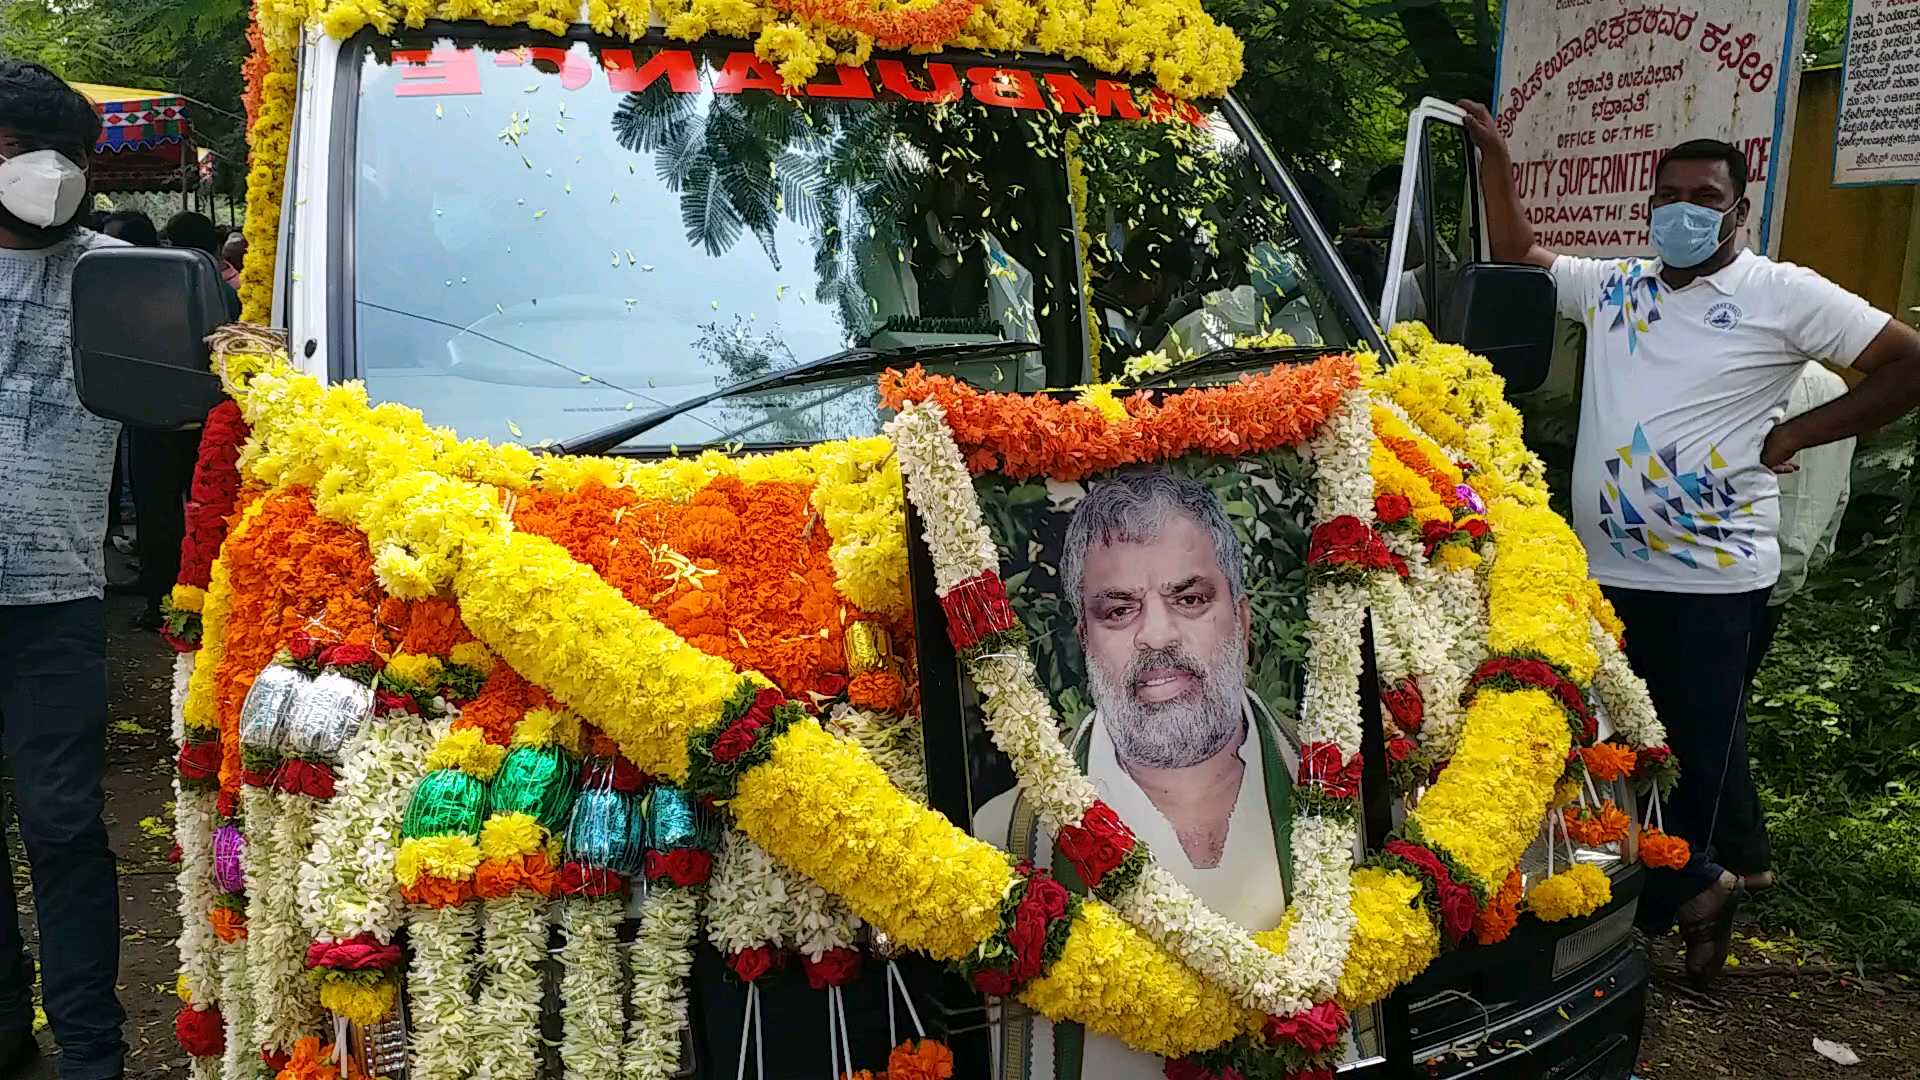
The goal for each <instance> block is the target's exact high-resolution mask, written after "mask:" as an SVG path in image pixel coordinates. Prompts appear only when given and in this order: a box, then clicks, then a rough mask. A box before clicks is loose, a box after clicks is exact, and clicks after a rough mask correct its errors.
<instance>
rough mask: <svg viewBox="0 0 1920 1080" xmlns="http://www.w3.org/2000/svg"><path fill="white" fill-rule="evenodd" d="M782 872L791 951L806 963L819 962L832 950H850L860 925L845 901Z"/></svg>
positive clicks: (806, 879)
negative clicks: (790, 918) (791, 942)
mask: <svg viewBox="0 0 1920 1080" xmlns="http://www.w3.org/2000/svg"><path fill="white" fill-rule="evenodd" d="M782 872H783V873H784V874H785V876H786V878H787V882H786V886H787V896H788V898H789V908H790V910H791V912H792V925H793V947H794V950H795V951H796V952H798V953H799V954H800V955H801V956H804V957H806V958H807V959H809V960H819V959H820V958H821V957H822V956H825V955H826V954H827V953H829V952H832V951H833V950H835V949H851V948H853V947H854V945H855V943H856V942H857V941H858V940H859V936H858V935H859V933H860V927H861V925H862V923H861V922H860V917H859V916H858V915H855V914H854V913H853V911H852V909H850V908H848V907H847V903H846V901H844V900H842V899H840V898H839V897H837V896H835V895H833V894H832V893H830V892H828V891H827V890H825V889H823V888H821V887H820V886H819V885H818V884H817V883H816V882H814V880H813V879H812V878H809V877H807V876H805V875H803V874H796V873H794V872H793V871H791V870H784V869H783V871H782Z"/></svg>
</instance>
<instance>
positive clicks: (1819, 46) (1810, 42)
mask: <svg viewBox="0 0 1920 1080" xmlns="http://www.w3.org/2000/svg"><path fill="white" fill-rule="evenodd" d="M1850 10H1851V3H1850V0H1809V3H1808V4H1807V42H1806V48H1805V50H1804V52H1805V55H1806V58H1807V59H1806V62H1807V66H1808V67H1824V66H1826V65H1828V64H1837V63H1839V62H1840V57H1841V54H1843V53H1844V52H1846V47H1847V14H1848V12H1849V11H1850Z"/></svg>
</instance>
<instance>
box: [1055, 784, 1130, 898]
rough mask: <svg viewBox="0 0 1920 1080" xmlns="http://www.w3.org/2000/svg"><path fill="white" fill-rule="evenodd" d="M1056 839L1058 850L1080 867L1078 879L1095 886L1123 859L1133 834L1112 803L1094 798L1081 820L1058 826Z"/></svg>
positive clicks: (1088, 885) (1075, 867) (1076, 868)
mask: <svg viewBox="0 0 1920 1080" xmlns="http://www.w3.org/2000/svg"><path fill="white" fill-rule="evenodd" d="M1056 843H1057V846H1058V847H1059V849H1060V854H1062V855H1064V856H1066V857H1067V861H1068V862H1070V863H1072V864H1073V868H1074V869H1075V870H1077V871H1079V873H1080V880H1082V881H1084V882H1086V883H1087V887H1088V888H1094V887H1096V886H1098V885H1099V884H1100V880H1101V879H1102V878H1104V877H1106V876H1107V874H1108V873H1110V872H1111V871H1112V870H1113V868H1114V867H1116V866H1119V865H1120V864H1121V863H1122V862H1123V861H1125V860H1126V857H1127V854H1128V853H1129V852H1131V851H1132V850H1133V847H1134V838H1133V833H1131V832H1129V831H1128V830H1127V827H1126V825H1125V824H1124V823H1122V822H1121V820H1120V816H1119V815H1118V814H1115V813H1114V812H1113V807H1111V806H1108V805H1107V804H1106V803H1103V802H1100V801H1098V800H1096V801H1095V802H1094V804H1093V805H1092V806H1089V807H1088V808H1087V812H1086V813H1084V814H1082V815H1080V824H1078V825H1068V826H1066V827H1065V828H1063V829H1061V830H1060V838H1059V840H1058V841H1057V842H1056Z"/></svg>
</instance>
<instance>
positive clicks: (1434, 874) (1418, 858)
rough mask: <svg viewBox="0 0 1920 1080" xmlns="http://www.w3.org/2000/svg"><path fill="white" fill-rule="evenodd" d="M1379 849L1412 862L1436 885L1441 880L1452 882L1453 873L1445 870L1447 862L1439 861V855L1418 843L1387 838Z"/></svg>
mask: <svg viewBox="0 0 1920 1080" xmlns="http://www.w3.org/2000/svg"><path fill="white" fill-rule="evenodd" d="M1381 850H1383V851H1385V852H1386V853H1387V854H1389V855H1393V856H1397V857H1398V858H1401V859H1404V860H1406V861H1407V862H1410V863H1412V864H1413V865H1414V866H1415V867H1416V868H1417V869H1418V870H1419V871H1420V872H1421V873H1422V874H1425V875H1426V876H1427V877H1429V878H1431V879H1433V881H1434V883H1435V884H1436V885H1437V884H1439V883H1441V882H1446V883H1448V884H1452V883H1453V875H1452V874H1450V873H1448V872H1447V864H1446V863H1443V862H1441V861H1440V856H1438V855H1435V854H1434V853H1433V852H1431V851H1428V850H1427V849H1426V848H1423V847H1421V846H1420V845H1418V844H1410V843H1408V842H1407V841H1405V840H1389V841H1387V843H1386V846H1385V847H1384V848H1382V849H1381Z"/></svg>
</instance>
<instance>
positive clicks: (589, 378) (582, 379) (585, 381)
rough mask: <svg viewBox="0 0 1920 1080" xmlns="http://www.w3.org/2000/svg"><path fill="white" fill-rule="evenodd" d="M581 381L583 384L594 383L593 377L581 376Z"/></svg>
mask: <svg viewBox="0 0 1920 1080" xmlns="http://www.w3.org/2000/svg"><path fill="white" fill-rule="evenodd" d="M580 381H581V382H583V383H590V382H592V381H593V376H591V375H582V376H580Z"/></svg>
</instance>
